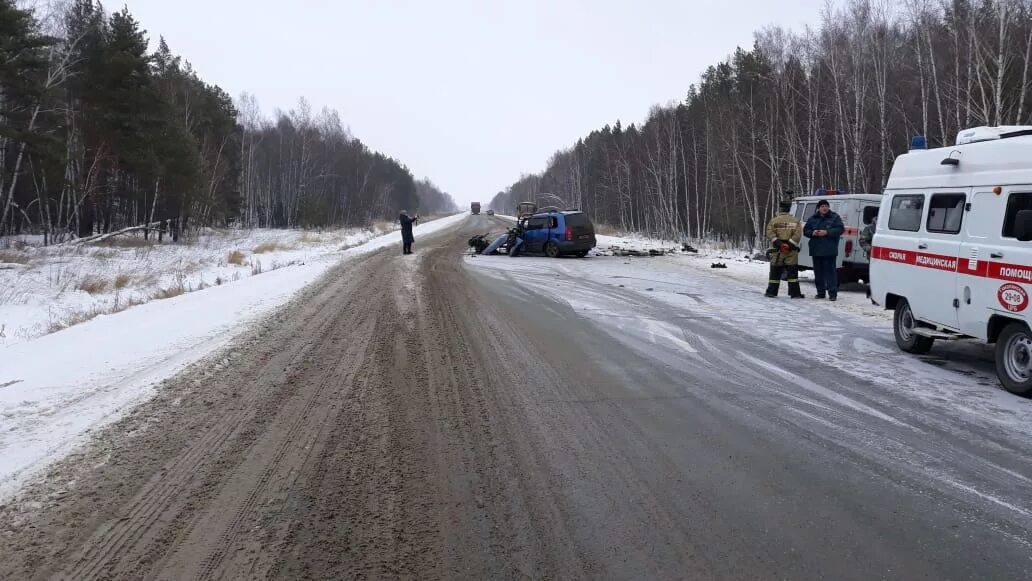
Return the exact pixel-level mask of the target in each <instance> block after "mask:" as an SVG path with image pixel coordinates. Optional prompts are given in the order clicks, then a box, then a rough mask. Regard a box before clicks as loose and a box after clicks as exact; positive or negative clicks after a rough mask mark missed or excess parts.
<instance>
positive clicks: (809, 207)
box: [796, 202, 817, 268]
mask: <svg viewBox="0 0 1032 581" xmlns="http://www.w3.org/2000/svg"><path fill="white" fill-rule="evenodd" d="M816 212H817V202H805V203H804V202H800V203H799V205H798V206H797V207H796V218H798V219H799V221H800V222H801V223H802V224H806V221H807V220H809V219H810V216H813V215H814V214H815V213H816ZM799 265H800V266H805V267H807V268H813V259H812V258H810V238H809V237H807V236H803V237H802V239H801V240H800V242H799Z"/></svg>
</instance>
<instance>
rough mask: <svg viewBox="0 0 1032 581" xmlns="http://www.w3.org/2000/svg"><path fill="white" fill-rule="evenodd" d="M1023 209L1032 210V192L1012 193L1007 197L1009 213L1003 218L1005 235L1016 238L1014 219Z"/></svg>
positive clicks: (1005, 236)
mask: <svg viewBox="0 0 1032 581" xmlns="http://www.w3.org/2000/svg"><path fill="white" fill-rule="evenodd" d="M1021 210H1032V194H1026V193H1021V194H1017V193H1015V194H1011V195H1010V198H1008V199H1007V214H1006V215H1004V218H1003V237H1004V238H1014V237H1015V236H1014V220H1015V218H1017V217H1018V212H1020V211H1021Z"/></svg>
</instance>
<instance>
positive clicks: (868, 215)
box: [853, 202, 879, 264]
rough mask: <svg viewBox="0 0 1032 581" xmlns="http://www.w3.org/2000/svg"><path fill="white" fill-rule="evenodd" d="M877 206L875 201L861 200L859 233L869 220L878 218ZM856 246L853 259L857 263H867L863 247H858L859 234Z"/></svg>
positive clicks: (867, 224)
mask: <svg viewBox="0 0 1032 581" xmlns="http://www.w3.org/2000/svg"><path fill="white" fill-rule="evenodd" d="M878 208H879V205H878V203H877V202H861V204H860V233H861V234H862V233H863V231H864V228H867V226H869V225H870V224H871V222H874V221H875V220H877V219H878ZM857 248H858V250H857V251H856V253H855V254H854V255H853V261H854V262H856V263H858V264H868V263H869V262H870V257H869V256H867V254H865V253H864V249H863V248H860V237H859V236H857Z"/></svg>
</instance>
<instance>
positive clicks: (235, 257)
mask: <svg viewBox="0 0 1032 581" xmlns="http://www.w3.org/2000/svg"><path fill="white" fill-rule="evenodd" d="M245 258H246V256H244V253H243V252H240V251H239V250H234V251H233V252H230V253H229V256H228V257H227V258H226V262H228V263H230V264H235V265H237V266H243V264H244V259H245Z"/></svg>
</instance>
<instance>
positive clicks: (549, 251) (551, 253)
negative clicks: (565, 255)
mask: <svg viewBox="0 0 1032 581" xmlns="http://www.w3.org/2000/svg"><path fill="white" fill-rule="evenodd" d="M545 256H547V257H549V258H559V257H560V256H562V253H561V252H559V245H558V244H556V243H555V242H552V241H549V242H548V244H545Z"/></svg>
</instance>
